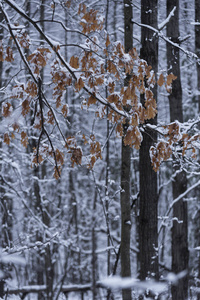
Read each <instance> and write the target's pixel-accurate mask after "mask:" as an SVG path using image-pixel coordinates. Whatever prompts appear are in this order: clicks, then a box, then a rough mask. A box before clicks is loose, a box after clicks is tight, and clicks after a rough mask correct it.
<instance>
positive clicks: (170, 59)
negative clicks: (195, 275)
mask: <svg viewBox="0 0 200 300" xmlns="http://www.w3.org/2000/svg"><path fill="white" fill-rule="evenodd" d="M174 6H176V10H175V14H174V17H172V18H171V20H170V22H169V23H168V24H167V36H168V37H169V38H170V39H171V41H173V42H175V43H179V0H167V15H168V14H169V13H170V12H171V11H172V9H173V8H174ZM167 66H168V73H169V74H170V73H171V72H172V73H173V74H174V75H175V76H177V79H176V80H175V81H173V84H172V92H171V93H170V95H169V105H170V120H171V122H173V121H175V120H178V121H180V122H183V111H182V87H181V78H180V63H179V49H178V48H176V47H174V46H172V45H171V44H169V43H167ZM173 171H174V172H176V176H175V178H174V180H173V182H172V191H173V199H175V198H177V197H178V196H179V195H180V194H182V193H183V192H184V191H185V190H186V188H187V179H186V174H185V172H184V171H182V170H180V166H179V164H178V162H176V161H175V160H174V165H173ZM173 218H174V221H173V226H172V271H173V272H174V273H179V272H181V271H183V270H187V268H188V232H187V230H188V221H187V202H186V201H183V199H182V200H180V201H179V202H177V203H176V204H175V205H174V207H173ZM177 220H178V222H177ZM179 221H182V222H181V223H180V222H179ZM187 292H188V276H185V277H184V278H183V279H181V280H179V283H178V284H177V285H175V286H172V299H173V300H177V299H180V300H181V299H187Z"/></svg>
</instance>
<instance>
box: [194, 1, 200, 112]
mask: <svg viewBox="0 0 200 300" xmlns="http://www.w3.org/2000/svg"><path fill="white" fill-rule="evenodd" d="M195 22H198V23H200V1H199V0H195ZM195 52H196V54H197V55H198V57H199V58H200V25H196V26H195ZM197 88H198V93H199V94H198V98H197V99H198V104H199V112H200V65H199V64H197Z"/></svg>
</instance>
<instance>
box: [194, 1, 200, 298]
mask: <svg viewBox="0 0 200 300" xmlns="http://www.w3.org/2000/svg"><path fill="white" fill-rule="evenodd" d="M195 22H198V23H200V1H199V0H195ZM195 52H196V54H197V55H198V57H199V58H200V24H199V25H195ZM197 91H198V95H197V101H198V110H199V112H200V64H199V63H197ZM197 193H198V195H200V190H199V189H198V192H197ZM194 222H195V225H196V230H195V241H196V246H199V245H200V232H199V225H200V209H199V210H198V212H197V213H196V218H195V220H194ZM197 255H198V266H197V278H198V284H197V286H198V287H200V253H199V251H198V254H197ZM197 299H198V300H200V293H198V295H197Z"/></svg>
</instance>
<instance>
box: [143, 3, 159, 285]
mask: <svg viewBox="0 0 200 300" xmlns="http://www.w3.org/2000/svg"><path fill="white" fill-rule="evenodd" d="M141 23H142V24H147V25H150V26H152V27H154V28H157V0H142V1H141ZM141 43H142V48H141V51H140V57H141V58H143V59H145V60H146V61H147V63H148V65H151V66H152V69H153V70H154V72H155V75H156V74H157V69H158V38H157V37H156V35H155V34H154V32H153V31H152V30H149V29H148V28H146V27H142V29H141ZM153 93H154V98H155V99H156V98H157V89H156V88H154V89H153ZM141 102H142V103H144V97H143V96H141ZM150 122H151V124H157V118H154V119H153V120H150ZM156 140H157V135H156V133H155V132H144V134H143V142H142V144H141V147H140V162H139V170H140V215H139V260H140V279H141V280H144V279H145V278H146V277H152V276H154V277H155V278H158V256H157V250H156V249H157V246H158V230H157V202H158V194H157V174H156V173H155V172H154V171H153V168H152V165H151V160H150V156H149V149H150V147H151V146H152V144H153V143H154V142H155V141H156Z"/></svg>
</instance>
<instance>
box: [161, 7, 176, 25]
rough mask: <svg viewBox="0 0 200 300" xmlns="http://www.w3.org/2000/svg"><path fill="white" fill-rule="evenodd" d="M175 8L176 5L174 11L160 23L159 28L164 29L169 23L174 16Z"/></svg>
mask: <svg viewBox="0 0 200 300" xmlns="http://www.w3.org/2000/svg"><path fill="white" fill-rule="evenodd" d="M175 10H176V6H174V8H173V9H172V11H171V12H170V13H169V15H168V17H167V18H166V19H165V20H164V21H163V22H162V23H160V24H158V30H162V29H163V28H164V27H165V26H166V25H167V23H169V21H170V19H171V17H173V16H174V12H175Z"/></svg>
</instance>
